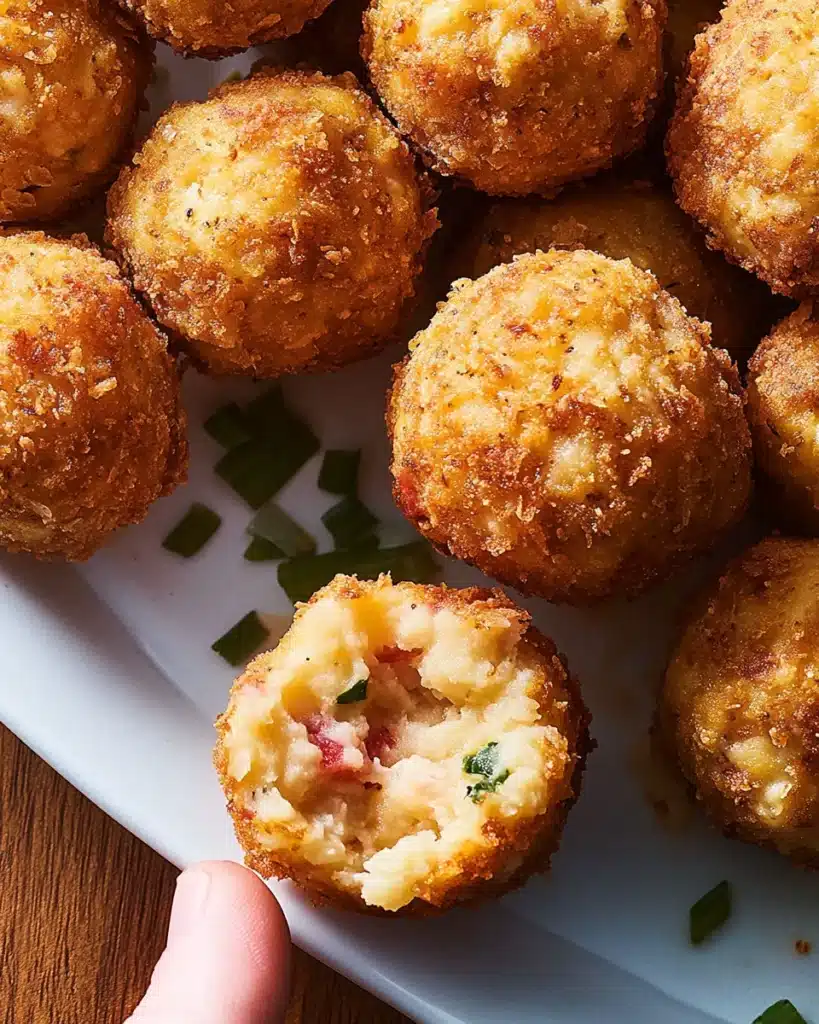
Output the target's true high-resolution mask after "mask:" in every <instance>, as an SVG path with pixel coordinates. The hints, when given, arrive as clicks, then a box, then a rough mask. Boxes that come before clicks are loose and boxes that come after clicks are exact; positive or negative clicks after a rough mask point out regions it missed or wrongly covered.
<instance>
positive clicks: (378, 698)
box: [217, 578, 572, 910]
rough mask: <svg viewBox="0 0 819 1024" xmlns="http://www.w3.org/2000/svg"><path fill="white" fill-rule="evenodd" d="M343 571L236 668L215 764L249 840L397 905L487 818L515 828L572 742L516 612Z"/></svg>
mask: <svg viewBox="0 0 819 1024" xmlns="http://www.w3.org/2000/svg"><path fill="white" fill-rule="evenodd" d="M351 582H352V583H353V584H354V586H353V587H352V588H345V587H343V586H337V585H336V584H337V583H338V581H336V584H333V585H331V588H329V592H325V593H324V595H323V596H321V597H320V599H318V600H315V599H314V602H311V604H310V605H308V606H307V607H306V608H304V609H303V610H302V611H301V613H300V614H299V615H297V617H296V620H295V622H294V625H293V627H292V628H291V630H290V632H289V633H288V634H287V636H286V637H285V638H284V639H283V641H282V642H281V644H280V646H279V648H278V649H277V650H276V651H275V652H273V653H272V654H271V655H265V656H263V657H262V658H261V659H258V661H257V662H256V663H254V666H256V665H259V662H263V665H261V666H260V667H259V670H258V671H254V666H251V668H250V670H249V672H248V674H247V677H246V678H245V680H244V681H243V680H240V681H239V684H238V685H237V688H236V689H235V690H234V695H233V698H232V701H231V706H230V707H229V709H228V713H227V716H226V719H225V721H224V722H223V724H222V725H221V726H220V728H221V729H222V730H223V732H222V739H221V743H222V752H223V757H224V769H225V774H226V776H227V780H228V781H229V782H230V783H233V784H234V786H233V791H232V792H233V801H234V804H236V805H238V807H234V811H235V810H237V809H238V810H239V811H240V814H241V815H243V816H244V817H245V818H246V819H251V820H252V828H253V832H254V836H255V840H256V843H257V844H258V846H259V848H260V849H262V850H265V851H269V852H271V853H273V854H274V855H280V854H284V855H285V856H291V857H292V855H293V854H294V851H298V857H299V859H301V860H303V861H304V862H305V864H306V865H307V867H308V871H309V870H310V868H319V869H320V870H321V871H322V872H323V873H325V874H327V875H329V876H330V877H331V878H332V881H333V884H334V885H336V886H338V887H340V888H342V889H343V890H346V891H348V892H352V893H355V894H357V895H360V897H361V898H362V899H363V901H364V902H365V903H366V904H369V905H372V906H376V907H382V908H385V909H388V910H397V909H399V908H400V907H402V906H404V905H406V904H407V903H409V902H410V901H411V900H412V899H413V898H414V897H415V896H416V895H417V894H418V892H419V886H421V887H423V886H425V885H426V884H427V883H428V882H429V879H430V877H431V876H435V875H436V874H437V873H439V872H441V871H444V872H449V871H452V870H453V865H456V864H457V862H458V861H459V860H461V861H462V860H463V859H464V858H469V857H471V856H474V855H476V854H480V853H481V851H482V850H484V849H485V850H491V849H492V848H493V845H494V844H496V839H494V838H493V834H494V830H493V827H492V825H493V823H497V824H498V825H499V826H501V827H503V826H504V825H506V826H507V827H510V828H511V827H513V826H514V827H517V826H518V825H519V824H520V822H522V821H526V820H529V819H534V818H536V817H537V816H538V815H541V814H543V813H544V812H545V811H546V810H547V809H548V808H549V806H550V804H552V803H553V802H554V801H555V799H556V797H557V799H558V800H559V799H560V798H561V797H562V796H565V795H566V794H565V793H564V792H563V790H564V788H565V785H566V778H565V775H566V771H565V769H566V768H567V767H570V766H571V763H572V758H571V754H572V752H571V751H570V750H569V749H568V743H567V740H566V738H565V737H564V736H563V735H562V734H561V732H560V731H559V730H558V729H557V728H556V727H555V726H554V725H552V724H550V722H549V721H548V717H547V716H544V713H543V710H542V707H541V702H540V701H539V699H538V691H537V690H536V687H538V689H539V688H540V687H542V671H541V672H539V671H538V665H537V663H536V662H535V661H533V660H532V659H531V658H529V659H527V658H526V657H522V656H521V650H520V647H519V644H520V641H521V635H522V632H523V627H522V623H521V613H519V612H517V610H515V609H512V610H511V611H510V609H509V608H506V607H499V608H492V609H490V610H487V609H485V608H483V609H482V610H481V615H480V618H478V616H477V615H476V614H475V613H473V612H471V611H470V606H469V605H466V606H461V607H459V606H457V605H453V604H452V603H451V602H448V601H446V600H445V599H444V600H442V601H441V603H440V604H439V605H436V604H435V603H434V602H430V601H429V600H423V599H422V598H420V597H419V596H418V595H419V592H420V594H423V593H424V588H416V587H411V588H410V590H409V592H407V590H405V589H404V587H399V586H392V585H391V584H390V582H389V580H388V579H386V578H383V579H382V580H381V581H379V583H378V584H368V585H364V587H365V588H366V589H364V588H362V587H361V586H360V585H358V584H357V581H351ZM443 593H444V594H446V593H447V592H446V591H444V592H443ZM563 706H564V707H565V705H563ZM217 762H218V757H217ZM518 862H519V858H518ZM510 866H511V867H512V868H514V866H516V865H515V863H514V862H513V863H512V864H511V865H510Z"/></svg>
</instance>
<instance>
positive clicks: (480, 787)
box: [463, 740, 509, 804]
mask: <svg viewBox="0 0 819 1024" xmlns="http://www.w3.org/2000/svg"><path fill="white" fill-rule="evenodd" d="M463 770H464V772H465V773H466V774H467V775H482V776H483V778H482V779H480V780H479V781H478V782H473V783H470V784H469V785H468V786H467V787H466V795H467V796H468V797H469V798H470V800H471V801H472V802H473V803H475V804H478V803H480V802H481V800H483V798H484V797H485V796H486V794H487V793H494V792H495V791H496V790H497V788H498V786H501V785H503V783H504V782H506V780H507V779H508V778H509V771H508V769H503V770H501V769H500V758H499V754H498V744H497V743H496V742H495V741H494V740H493V741H492V742H490V743H487V744H486V746H485V747H481V749H480V750H478V751H476V752H475V753H474V754H468V755H467V756H466V757H465V758H464V760H463Z"/></svg>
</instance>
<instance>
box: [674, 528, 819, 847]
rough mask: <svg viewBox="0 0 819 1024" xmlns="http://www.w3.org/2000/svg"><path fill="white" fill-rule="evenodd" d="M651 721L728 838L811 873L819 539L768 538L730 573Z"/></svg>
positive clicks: (818, 813)
mask: <svg viewBox="0 0 819 1024" xmlns="http://www.w3.org/2000/svg"><path fill="white" fill-rule="evenodd" d="M660 724H661V727H662V730H663V735H664V737H665V739H666V740H667V741H668V742H669V744H670V745H671V748H672V749H673V750H675V751H676V753H677V756H678V758H679V763H680V767H681V768H682V771H683V773H684V774H685V776H686V777H687V779H688V780H689V782H691V783H692V785H693V786H694V787H695V788H696V792H697V795H698V797H699V799H700V800H701V801H702V803H703V805H704V806H705V809H706V810H707V811H708V813H709V814H710V816H711V817H712V818H713V820H714V821H715V822H716V823H717V824H718V825H720V826H721V827H722V828H723V829H725V831H726V832H727V833H728V834H729V835H734V836H737V837H738V838H740V839H745V840H748V841H749V842H753V843H760V844H761V845H764V846H770V847H773V848H775V849H777V850H779V851H780V853H784V854H785V855H786V856H789V857H792V858H793V859H794V860H796V861H798V862H801V863H805V864H810V865H812V866H813V867H819V542H817V541H810V540H790V539H785V538H781V537H771V538H768V539H767V540H765V541H763V542H762V543H761V544H758V545H757V546H756V547H754V548H752V549H751V550H750V551H748V552H746V553H745V554H744V555H742V556H741V557H740V558H739V559H737V560H736V561H735V562H734V563H733V564H732V565H730V566H729V567H728V570H727V571H726V573H725V575H724V576H723V577H722V579H721V580H720V581H719V583H718V584H717V585H716V586H715V587H713V588H712V589H711V590H710V591H709V592H708V593H707V594H706V595H705V596H704V598H703V599H702V601H701V602H700V604H699V606H698V607H697V610H696V614H695V615H694V617H693V618H692V620H691V622H690V624H689V626H688V628H687V629H686V631H685V633H684V635H683V637H682V641H681V643H680V645H679V647H678V649H677V651H676V653H675V655H674V657H673V659H672V661H671V664H670V666H669V669H668V674H667V676H666V680H665V688H664V690H663V694H662V700H661V705H660Z"/></svg>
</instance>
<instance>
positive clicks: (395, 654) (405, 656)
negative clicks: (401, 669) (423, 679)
mask: <svg viewBox="0 0 819 1024" xmlns="http://www.w3.org/2000/svg"><path fill="white" fill-rule="evenodd" d="M420 653H421V652H420V651H404V650H402V649H401V648H400V647H382V648H381V650H380V651H376V655H375V660H376V661H380V662H381V664H382V665H394V664H395V663H396V662H397V661H412V659H413V658H417V657H418V655H419V654H420Z"/></svg>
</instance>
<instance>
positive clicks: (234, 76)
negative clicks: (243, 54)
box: [222, 71, 242, 85]
mask: <svg viewBox="0 0 819 1024" xmlns="http://www.w3.org/2000/svg"><path fill="white" fill-rule="evenodd" d="M241 80H242V72H241V71H231V73H230V74H229V75H228V76H227V78H225V79H223V81H222V85H227V83H228V82H241Z"/></svg>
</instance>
